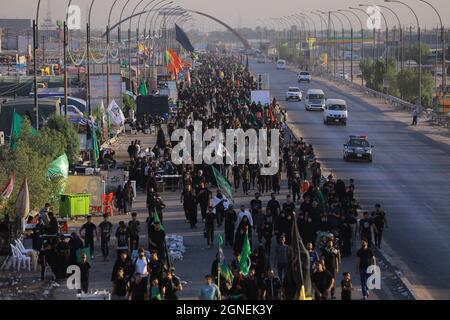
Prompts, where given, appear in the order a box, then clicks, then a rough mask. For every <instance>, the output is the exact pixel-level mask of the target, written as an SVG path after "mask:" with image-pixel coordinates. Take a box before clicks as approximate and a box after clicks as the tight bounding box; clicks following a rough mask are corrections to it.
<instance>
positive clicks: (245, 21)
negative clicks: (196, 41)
mask: <svg viewBox="0 0 450 320" xmlns="http://www.w3.org/2000/svg"><path fill="white" fill-rule="evenodd" d="M48 1H49V3H50V5H48V4H47V2H48ZM139 1H140V0H130V2H129V4H128V5H127V7H126V9H125V11H124V17H126V16H128V15H130V14H131V11H132V10H133V7H135V6H136V5H137V4H138V3H139ZM150 1H151V0H146V1H143V2H142V3H141V5H140V6H139V7H138V9H142V8H143V7H144V6H145V4H147V3H149V2H150ZM428 1H429V2H430V3H431V4H433V5H434V6H435V7H436V8H437V9H438V10H439V11H440V14H441V16H442V19H443V22H444V24H445V23H446V17H448V16H449V14H450V3H449V1H448V0H428ZM37 2H38V1H37V0H14V1H12V0H2V1H1V2H0V12H1V13H0V18H29V19H32V18H33V17H34V16H35V11H36V5H37ZM126 2H127V0H118V1H117V4H116V6H115V8H114V10H113V14H112V21H114V22H117V21H118V19H119V15H120V11H121V10H122V8H123V6H124V5H125V3H126ZM404 2H406V3H408V4H409V5H411V6H412V7H413V8H414V10H415V11H416V13H417V14H418V17H419V20H420V23H421V27H422V28H432V27H436V26H437V25H438V23H439V21H438V19H437V16H436V14H435V12H434V11H433V10H432V9H431V8H430V7H428V6H427V5H426V4H425V3H421V2H420V1H418V0H404ZM67 3H68V0H65V1H64V0H63V1H61V0H42V3H41V10H40V18H39V19H40V23H42V21H43V20H44V19H45V18H46V16H47V9H48V7H50V10H51V17H52V21H56V20H62V19H63V18H64V12H65V7H66V6H67ZM90 3H91V0H73V1H72V4H74V5H78V6H80V8H81V11H82V21H83V26H84V21H85V16H86V15H87V14H86V13H87V11H88V7H89V5H90ZM156 3H157V2H156V1H155V4H156ZM359 3H364V4H383V1H382V0H380V1H365V0H341V1H335V0H317V1H314V2H310V1H301V0H279V1H277V2H276V5H274V2H272V1H267V0H259V1H258V0H245V1H242V0H227V1H218V0H174V3H173V4H172V6H177V5H179V6H182V7H183V8H186V9H192V10H198V11H202V12H204V13H207V14H210V15H212V16H215V17H217V18H219V19H221V20H223V21H224V22H226V23H228V24H229V25H231V26H232V27H256V26H258V25H260V26H262V25H263V23H262V22H261V21H260V20H258V19H264V18H268V17H273V18H279V17H282V16H288V15H291V14H294V13H298V12H301V11H303V12H305V13H307V14H308V13H310V11H311V10H316V9H319V10H325V11H328V10H330V9H331V10H336V9H346V8H348V7H349V6H357V5H358V4H359ZM112 4H113V0H95V4H94V7H93V17H92V25H93V27H94V28H104V26H105V25H106V24H107V19H108V13H109V8H110V7H111V5H112ZM384 5H387V6H389V7H391V8H392V9H394V10H395V11H396V12H397V13H398V14H399V16H400V18H401V20H402V24H404V25H405V26H409V25H415V24H416V22H415V19H414V17H413V15H412V14H411V12H410V11H409V10H408V9H407V8H406V7H404V6H402V5H400V4H396V3H393V4H384ZM359 15H360V17H361V18H364V17H363V14H362V13H360V14H359ZM385 15H386V18H387V19H388V20H389V21H388V25H389V22H391V27H392V26H394V25H396V24H397V21H396V19H395V17H394V16H393V15H392V14H391V13H390V12H386V13H385ZM310 16H311V18H313V19H314V21H315V22H316V25H317V26H318V27H317V28H319V25H320V21H319V18H318V17H317V16H314V15H311V14H310ZM193 18H194V22H193V23H188V24H187V26H188V27H189V28H192V27H195V28H196V29H200V30H202V31H212V30H223V29H222V28H221V27H220V26H219V25H218V24H216V23H214V22H212V21H209V20H206V19H205V18H201V17H198V16H195V17H193ZM353 21H354V22H355V25H357V21H356V19H355V18H353V19H352V22H353ZM293 24H294V23H293ZM447 27H448V25H447Z"/></svg>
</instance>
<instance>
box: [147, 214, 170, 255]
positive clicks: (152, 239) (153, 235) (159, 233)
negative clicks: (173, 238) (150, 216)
mask: <svg viewBox="0 0 450 320" xmlns="http://www.w3.org/2000/svg"><path fill="white" fill-rule="evenodd" d="M165 243H166V233H165V231H164V230H162V229H161V223H160V222H159V221H158V222H155V223H154V224H153V228H152V229H151V232H150V234H149V251H154V250H156V251H157V252H158V257H159V258H161V259H164V257H165V254H164V246H165Z"/></svg>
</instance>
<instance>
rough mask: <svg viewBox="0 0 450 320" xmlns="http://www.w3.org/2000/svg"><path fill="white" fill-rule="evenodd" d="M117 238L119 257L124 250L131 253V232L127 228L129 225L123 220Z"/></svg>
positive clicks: (117, 231)
mask: <svg viewBox="0 0 450 320" xmlns="http://www.w3.org/2000/svg"><path fill="white" fill-rule="evenodd" d="M116 239H117V257H119V256H120V254H121V253H122V252H126V253H127V254H130V253H131V252H130V248H131V246H130V232H129V230H128V228H127V225H126V224H125V222H123V221H120V222H119V227H118V228H117V230H116Z"/></svg>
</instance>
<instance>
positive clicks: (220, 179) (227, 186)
mask: <svg viewBox="0 0 450 320" xmlns="http://www.w3.org/2000/svg"><path fill="white" fill-rule="evenodd" d="M211 168H212V170H213V173H214V177H215V178H216V183H217V187H218V188H219V189H221V190H223V191H224V192H225V193H226V195H227V196H228V197H229V198H230V200H233V198H234V193H233V187H232V186H231V183H230V181H228V179H227V178H225V177H224V176H223V175H222V174H221V173H220V172H219V170H217V169H216V168H215V167H214V166H211Z"/></svg>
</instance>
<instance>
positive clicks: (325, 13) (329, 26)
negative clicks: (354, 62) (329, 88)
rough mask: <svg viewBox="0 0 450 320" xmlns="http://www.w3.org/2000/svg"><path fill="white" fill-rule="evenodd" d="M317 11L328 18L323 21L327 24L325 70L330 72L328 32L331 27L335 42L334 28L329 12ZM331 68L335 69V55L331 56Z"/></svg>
mask: <svg viewBox="0 0 450 320" xmlns="http://www.w3.org/2000/svg"><path fill="white" fill-rule="evenodd" d="M317 12H318V13H320V14H323V15H325V16H326V17H327V19H328V20H326V19H325V18H324V21H325V22H326V25H327V60H328V63H327V72H328V73H330V63H329V60H330V56H331V48H330V32H331V27H333V32H334V40H335V42H336V29H335V27H334V22H333V20H331V17H330V14H329V13H328V12H324V11H320V10H317ZM333 69H334V70H336V55H334V56H333Z"/></svg>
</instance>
